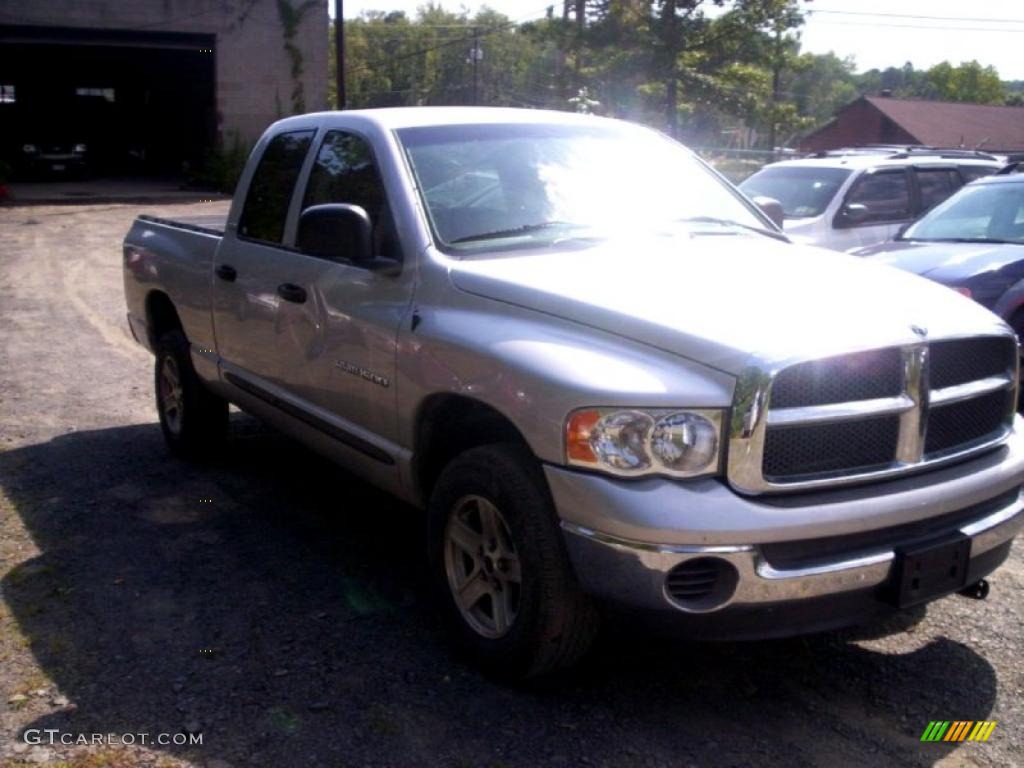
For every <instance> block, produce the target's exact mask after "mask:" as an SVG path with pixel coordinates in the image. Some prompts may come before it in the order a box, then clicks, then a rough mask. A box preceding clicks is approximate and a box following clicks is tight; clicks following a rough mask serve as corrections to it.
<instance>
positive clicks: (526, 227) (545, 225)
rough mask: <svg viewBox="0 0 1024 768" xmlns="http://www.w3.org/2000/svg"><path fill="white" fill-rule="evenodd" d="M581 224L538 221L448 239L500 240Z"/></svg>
mask: <svg viewBox="0 0 1024 768" xmlns="http://www.w3.org/2000/svg"><path fill="white" fill-rule="evenodd" d="M583 226H584V225H582V224H573V223H572V222H569V221H539V222H537V223H536V224H523V225H522V226H519V227H510V228H509V229H496V230H494V231H493V232H478V233H477V234H475V235H466V236H465V237H458V238H456V239H454V240H452V241H450V242H451V243H452V244H453V245H454V244H455V243H470V242H473V241H476V240H500V239H501V238H503V237H516V236H517V235H528V234H530V233H531V232H540V231H542V230H545V229H556V228H563V227H564V228H570V229H571V228H574V227H575V228H582V227H583Z"/></svg>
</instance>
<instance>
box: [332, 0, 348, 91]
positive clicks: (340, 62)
mask: <svg viewBox="0 0 1024 768" xmlns="http://www.w3.org/2000/svg"><path fill="white" fill-rule="evenodd" d="M343 6H344V2H343V0H334V54H335V69H334V78H335V84H336V86H337V91H338V109H344V108H345V105H346V102H347V99H346V94H345V9H344V7H343Z"/></svg>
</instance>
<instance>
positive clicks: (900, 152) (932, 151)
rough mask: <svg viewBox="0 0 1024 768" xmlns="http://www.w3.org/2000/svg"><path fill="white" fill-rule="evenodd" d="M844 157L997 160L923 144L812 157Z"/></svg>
mask: <svg viewBox="0 0 1024 768" xmlns="http://www.w3.org/2000/svg"><path fill="white" fill-rule="evenodd" d="M844 155H888V156H889V157H890V158H892V159H894V160H902V159H905V158H909V157H916V156H926V155H927V156H932V157H944V158H954V157H959V158H968V159H975V160H998V159H999V158H997V157H996V156H995V155H992V154H989V153H988V152H982V151H981V150H978V149H963V148H961V147H929V146H925V145H923V144H912V145H909V146H908V145H904V144H865V145H864V146H861V147H840V148H838V149H829V150H825V151H823V152H817V153H815V155H814V157H842V156H844Z"/></svg>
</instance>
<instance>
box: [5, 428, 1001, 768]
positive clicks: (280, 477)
mask: <svg viewBox="0 0 1024 768" xmlns="http://www.w3.org/2000/svg"><path fill="white" fill-rule="evenodd" d="M0 482H2V484H3V488H4V491H5V492H6V494H7V496H8V498H9V499H10V500H11V501H12V502H13V504H14V506H15V509H16V511H17V513H18V514H19V515H20V517H21V519H22V520H23V522H24V525H25V526H26V527H27V529H28V531H29V532H30V534H31V535H32V537H33V539H34V541H35V543H36V545H37V546H38V548H39V550H40V554H39V555H37V556H35V557H32V558H30V559H28V560H27V561H25V562H23V563H21V564H20V565H18V566H17V567H15V568H14V569H13V570H11V571H10V572H9V573H8V574H7V576H6V577H5V578H4V580H3V584H2V586H3V596H4V599H5V601H6V603H7V606H8V608H9V611H10V613H11V614H12V615H13V616H14V617H15V619H16V621H17V623H18V625H19V628H20V631H21V632H22V633H23V634H24V636H25V638H26V639H27V642H28V643H29V644H30V648H31V650H32V652H33V654H34V656H35V659H36V660H37V662H38V664H39V665H40V666H41V668H42V670H43V671H44V672H45V673H46V674H47V675H48V676H49V677H50V678H52V679H53V680H54V681H55V683H56V684H57V685H58V686H59V688H60V690H61V692H62V693H63V694H64V695H66V696H67V697H68V698H69V699H70V700H71V702H72V704H73V706H72V707H71V708H69V709H66V710H62V711H56V712H51V713H50V714H45V715H41V716H38V717H36V718H35V719H34V720H33V721H32V722H31V723H30V724H29V725H27V726H26V727H33V728H59V729H61V730H62V731H64V732H69V733H75V734H77V733H93V732H99V733H141V732H148V733H151V734H156V733H161V732H167V733H179V732H182V731H183V730H184V729H189V730H193V731H199V732H201V733H202V734H203V744H202V746H201V747H193V748H189V749H188V750H185V751H183V752H181V753H180V754H183V755H185V754H187V755H189V756H191V757H193V758H195V759H196V760H197V762H199V763H200V764H202V762H203V761H209V760H214V759H217V760H223V761H226V762H227V763H229V764H230V765H238V766H240V765H260V766H264V765H265V766H292V765H295V766H315V765H338V766H340V765H359V766H367V765H369V766H403V767H404V766H417V765H424V766H426V765H430V766H494V768H497V767H498V766H510V765H524V766H527V765H528V766H537V765H558V764H565V765H569V764H572V765H580V764H589V765H607V766H631V765H636V766H641V765H642V766H659V765H671V766H677V765H704V764H715V765H749V764H766V763H768V764H780V765H783V764H784V765H787V766H799V765H818V764H828V765H831V766H835V765H847V764H849V765H863V764H877V763H881V762H885V763H894V764H922V765H931V764H933V763H934V762H935V761H936V760H938V759H940V758H941V757H943V756H944V755H946V754H948V752H949V751H950V749H951V746H950V745H947V744H922V743H921V742H920V741H919V738H920V734H921V732H922V731H923V729H924V727H925V726H926V724H927V722H928V720H930V719H937V718H942V717H945V718H953V717H955V715H956V713H960V712H964V713H971V714H972V716H974V717H976V718H981V717H983V716H984V715H985V714H987V713H988V712H990V711H991V709H992V706H993V703H994V700H995V695H996V677H995V673H994V671H993V669H992V667H991V666H990V664H989V663H988V662H987V661H986V660H985V659H984V658H983V657H981V656H979V655H978V654H977V653H975V652H974V651H972V650H971V649H970V648H968V647H966V646H965V645H962V644H960V643H958V642H955V641H953V640H950V639H947V638H940V639H939V640H937V641H933V642H929V643H916V644H915V643H910V644H909V645H910V647H911V650H908V651H907V652H906V653H902V654H893V653H883V652H880V651H875V650H870V649H868V648H865V647H863V646H862V645H859V644H857V643H856V642H854V640H853V638H852V636H851V635H848V634H841V633H830V634H824V635H819V636H814V637H809V638H802V639H795V640H786V641H772V642H764V643H757V644H753V643H751V644H742V643H726V644H696V643H683V642H679V641H673V640H668V639H664V638H662V639H655V638H653V637H651V636H648V635H646V634H644V633H634V632H630V631H628V628H626V627H622V626H616V627H613V628H612V630H611V631H609V632H607V633H606V634H605V636H604V637H603V639H602V641H601V642H600V644H599V647H598V648H597V649H596V651H595V653H594V654H592V656H591V657H590V658H589V659H588V660H587V662H586V663H585V664H584V665H583V666H582V667H580V668H579V669H577V670H575V671H573V672H571V673H569V674H566V675H563V676H561V677H559V678H557V679H555V680H552V681H547V682H545V683H543V684H541V685H535V686H531V687H519V688H515V687H507V686H501V685H498V684H495V683H493V682H490V681H488V680H486V679H484V678H482V677H480V676H479V675H477V674H476V673H475V672H473V671H472V670H470V669H467V668H466V667H464V666H463V665H462V664H460V663H459V661H458V660H457V659H452V658H450V657H449V655H448V653H447V652H446V650H445V645H444V642H443V638H442V636H441V634H440V630H439V627H438V625H437V622H436V620H435V618H434V616H433V614H432V612H431V609H430V606H429V603H428V601H427V597H426V593H427V590H426V588H425V574H424V556H423V526H422V522H421V520H420V516H419V515H418V514H417V513H416V512H415V511H414V510H411V509H409V508H407V507H404V506H402V505H400V504H398V503H397V502H395V501H393V500H392V499H390V498H389V497H387V496H385V495H383V494H381V493H379V492H377V491H376V490H374V489H372V488H370V487H368V486H367V485H365V484H364V483H362V482H360V481H359V480H357V479H356V478H353V477H352V476H350V475H348V474H346V473H345V472H343V471H341V470H339V469H337V468H336V467H334V466H333V465H331V464H328V463H326V462H325V461H323V460H321V459H320V458H318V457H316V456H314V455H312V454H311V453H309V452H307V451H305V450H304V449H302V448H300V447H299V446H297V445H296V444H294V443H292V442H290V441H288V440H287V439H285V438H283V437H280V436H278V435H276V434H274V433H272V432H270V431H269V430H265V429H263V428H262V427H260V426H258V425H257V424H256V423H255V422H254V421H252V420H250V419H248V418H247V417H238V416H236V417H234V419H233V426H232V437H231V440H230V441H229V444H228V448H227V450H226V451H225V452H224V454H223V455H222V456H220V457H219V458H218V459H216V460H215V461H213V462H212V463H211V464H209V465H207V466H193V465H189V464H185V463H182V462H179V461H177V460H174V459H171V458H169V457H168V455H167V454H166V452H165V450H164V447H163V444H162V440H161V436H160V432H159V429H158V427H157V426H156V425H155V424H154V425H142V426H130V427H121V428H113V429H105V430H98V431H91V432H78V433H71V434H68V435H64V436H61V437H58V438H56V439H53V440H51V441H49V442H46V443H42V444H38V445H31V446H27V447H23V448H18V449H15V450H11V451H7V452H5V453H2V454H0ZM915 618H920V616H918V617H915ZM5 663H6V662H5ZM29 672H30V670H25V674H26V675H28V674H29ZM161 749H167V750H170V751H173V750H174V749H175V748H173V747H162V748H161Z"/></svg>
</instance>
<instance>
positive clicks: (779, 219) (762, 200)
mask: <svg viewBox="0 0 1024 768" xmlns="http://www.w3.org/2000/svg"><path fill="white" fill-rule="evenodd" d="M754 205H756V206H757V207H758V208H760V209H761V212H762V213H764V215H765V216H767V217H768V218H769V219H771V220H772V222H773V223H774V224H775V226H776V227H778V228H779V229H782V223H783V221H785V219H786V212H785V211H783V210H782V203H780V202H779V201H778V200H776V199H775V198H774V197H767V196H765V195H758V196H757V197H755V198H754Z"/></svg>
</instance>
